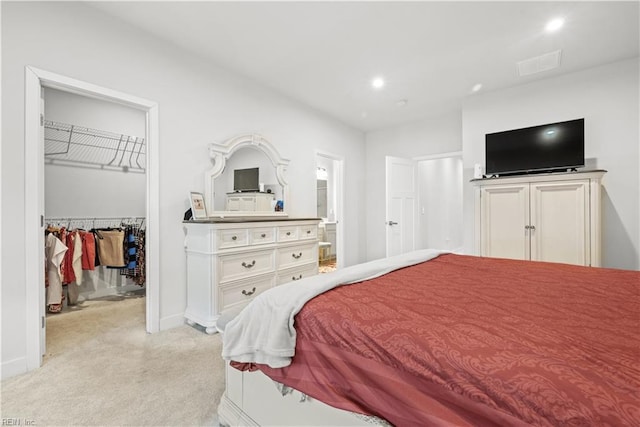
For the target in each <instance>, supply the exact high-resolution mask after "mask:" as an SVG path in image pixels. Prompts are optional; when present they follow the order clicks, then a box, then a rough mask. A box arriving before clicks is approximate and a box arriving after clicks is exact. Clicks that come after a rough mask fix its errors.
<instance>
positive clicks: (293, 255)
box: [291, 252, 302, 259]
mask: <svg viewBox="0 0 640 427" xmlns="http://www.w3.org/2000/svg"><path fill="white" fill-rule="evenodd" d="M291 256H292V257H294V258H295V259H299V258H300V257H302V252H300V253H299V254H298V255H296V254H291Z"/></svg>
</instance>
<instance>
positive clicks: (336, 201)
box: [316, 152, 344, 273]
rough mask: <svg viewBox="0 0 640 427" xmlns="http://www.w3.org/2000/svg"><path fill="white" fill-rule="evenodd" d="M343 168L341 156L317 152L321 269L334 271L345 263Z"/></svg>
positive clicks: (322, 271)
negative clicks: (343, 261)
mask: <svg viewBox="0 0 640 427" xmlns="http://www.w3.org/2000/svg"><path fill="white" fill-rule="evenodd" d="M343 164H344V160H343V158H342V157H340V156H335V155H332V154H328V153H323V152H316V201H317V203H316V215H317V216H318V218H321V219H322V221H321V222H320V225H319V230H318V237H319V239H320V244H319V254H318V256H319V260H318V261H319V269H320V272H321V273H327V272H330V271H333V270H335V269H337V268H339V267H340V266H341V262H342V260H343V256H342V254H343V248H344V244H343V232H342V215H343V213H342V206H344V203H343V178H342V177H343Z"/></svg>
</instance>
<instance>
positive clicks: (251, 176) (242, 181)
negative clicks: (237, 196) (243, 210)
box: [233, 168, 260, 191]
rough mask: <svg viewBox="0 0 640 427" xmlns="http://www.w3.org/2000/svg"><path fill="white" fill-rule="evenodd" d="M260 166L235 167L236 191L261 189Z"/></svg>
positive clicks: (234, 184)
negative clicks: (249, 167)
mask: <svg viewBox="0 0 640 427" xmlns="http://www.w3.org/2000/svg"><path fill="white" fill-rule="evenodd" d="M259 170H260V169H259V168H251V169H235V170H234V171H233V190H234V191H259V189H260V184H259V181H258V179H259V178H258V173H259Z"/></svg>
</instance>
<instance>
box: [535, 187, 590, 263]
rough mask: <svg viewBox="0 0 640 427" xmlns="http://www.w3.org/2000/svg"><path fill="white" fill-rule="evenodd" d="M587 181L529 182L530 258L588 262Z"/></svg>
mask: <svg viewBox="0 0 640 427" xmlns="http://www.w3.org/2000/svg"><path fill="white" fill-rule="evenodd" d="M588 196H589V181H588V180H587V181H570V182H561V183H540V184H531V226H532V229H531V259H532V260H536V261H553V262H564V263H568V264H577V265H589V204H588V200H589V199H588Z"/></svg>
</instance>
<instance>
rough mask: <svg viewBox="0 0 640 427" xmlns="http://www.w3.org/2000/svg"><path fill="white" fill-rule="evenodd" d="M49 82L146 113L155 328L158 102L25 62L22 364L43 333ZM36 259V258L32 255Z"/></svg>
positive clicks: (150, 322) (30, 364)
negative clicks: (44, 118) (44, 119)
mask: <svg viewBox="0 0 640 427" xmlns="http://www.w3.org/2000/svg"><path fill="white" fill-rule="evenodd" d="M45 87H47V88H52V89H57V90H61V91H64V92H70V93H74V94H76V95H80V96H86V97H90V98H95V99H99V100H103V101H108V102H114V103H117V104H121V105H124V106H127V107H131V108H135V109H138V110H142V111H144V112H145V113H146V138H147V154H146V156H147V163H146V165H147V171H146V178H147V185H146V187H147V188H146V193H147V194H146V223H147V226H146V229H147V238H146V242H145V246H146V253H147V256H146V257H145V260H146V263H147V264H146V331H147V332H148V333H153V332H158V331H159V330H160V281H159V278H160V259H159V254H160V250H159V249H160V248H159V235H160V234H159V230H160V228H159V214H160V210H159V194H160V187H159V170H158V169H159V159H158V151H159V139H158V138H159V134H158V133H159V132H158V130H159V124H158V104H157V103H156V102H153V101H149V100H146V99H142V98H138V97H136V96H133V95H129V94H126V93H122V92H118V91H115V90H112V89H108V88H104V87H101V86H97V85H94V84H92V83H87V82H84V81H81V80H76V79H73V78H70V77H66V76H63V75H60V74H55V73H52V72H49V71H45V70H41V69H38V68H35V67H32V66H26V67H25V130H24V131H25V135H24V137H25V159H24V178H25V257H26V258H25V259H26V260H33V262H27V263H26V269H25V288H26V295H25V298H26V303H25V322H26V325H25V330H26V340H25V341H26V358H27V370H32V369H35V368H38V367H40V365H41V364H42V353H43V352H42V350H43V347H42V343H41V337H42V335H41V334H43V333H44V323H45V318H44V314H43V313H44V304H45V292H44V286H43V284H44V271H42V270H43V269H42V268H37V267H38V266H43V265H44V251H43V248H44V233H43V227H44V224H43V219H44V147H43V144H42V140H41V138H42V136H43V133H42V129H41V121H40V120H41V116H40V114H41V107H42V106H41V96H42V91H43V88H45ZM42 113H43V112H42ZM36 260H37V261H36Z"/></svg>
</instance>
